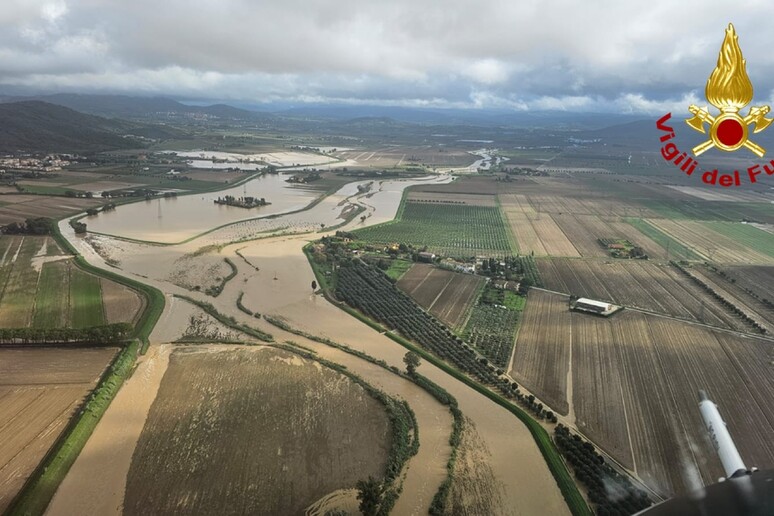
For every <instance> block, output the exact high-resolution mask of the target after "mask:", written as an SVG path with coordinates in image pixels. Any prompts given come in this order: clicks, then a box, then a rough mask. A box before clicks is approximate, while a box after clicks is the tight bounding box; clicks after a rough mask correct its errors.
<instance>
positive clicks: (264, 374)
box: [124, 348, 390, 514]
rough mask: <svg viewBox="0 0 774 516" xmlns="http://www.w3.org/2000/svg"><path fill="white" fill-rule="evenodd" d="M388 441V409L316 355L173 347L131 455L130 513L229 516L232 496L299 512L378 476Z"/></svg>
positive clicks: (244, 506) (249, 504)
mask: <svg viewBox="0 0 774 516" xmlns="http://www.w3.org/2000/svg"><path fill="white" fill-rule="evenodd" d="M353 422H357V424H353ZM389 446H390V425H389V421H388V419H387V414H386V412H385V410H384V407H383V406H382V405H381V404H380V403H379V402H378V401H376V400H375V399H374V398H372V397H371V396H370V395H369V394H367V393H366V392H365V390H364V389H363V388H361V387H360V386H358V385H356V384H354V383H353V382H352V381H350V380H349V379H348V378H346V377H345V376H343V375H341V374H339V373H337V372H335V371H333V370H330V369H328V368H326V367H323V366H321V365H319V364H318V363H316V362H313V361H310V360H306V359H303V358H300V357H298V356H296V355H294V354H292V353H289V352H285V351H280V350H275V349H271V348H253V349H226V350H222V351H214V350H204V351H197V350H196V349H188V350H176V351H175V352H173V354H172V356H171V357H170V363H169V368H168V370H167V372H166V374H165V375H164V379H163V380H162V382H161V388H160V390H159V393H158V396H157V397H156V400H155V401H154V403H153V406H152V407H151V410H150V414H149V415H148V419H147V421H146V424H145V428H144V429H143V431H142V434H141V436H140V439H139V442H138V444H137V448H136V449H135V452H134V455H133V458H132V464H131V467H130V469H129V475H128V479H127V486H126V496H125V500H124V514H150V513H165V514H180V513H185V514H213V513H218V514H222V513H224V512H226V511H229V510H233V509H234V505H233V504H234V500H235V499H238V500H239V502H240V503H239V511H238V512H243V513H249V514H300V513H303V511H304V509H305V508H306V507H308V506H310V505H311V504H313V503H314V502H315V501H317V500H319V499H320V498H322V497H324V496H326V495H328V494H329V493H331V492H333V491H336V490H337V489H341V488H348V487H353V486H354V485H355V483H356V482H357V481H358V480H360V479H363V478H366V477H368V476H369V475H373V476H375V477H381V476H383V475H384V466H385V464H386V457H387V451H388V449H389ZM192 492H195V493H197V496H195V497H192V496H190V494H191V493H192Z"/></svg>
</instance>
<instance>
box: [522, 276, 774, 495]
mask: <svg viewBox="0 0 774 516" xmlns="http://www.w3.org/2000/svg"><path fill="white" fill-rule="evenodd" d="M565 302H566V298H565V297H564V296H558V295H555V294H549V293H546V292H540V291H531V292H530V300H529V302H528V303H527V309H526V311H525V317H524V321H523V323H522V328H521V330H520V332H519V339H518V341H517V345H516V348H517V356H518V352H519V351H518V350H519V348H520V347H523V346H527V347H530V348H531V349H529V350H526V351H523V352H524V353H525V354H527V355H529V354H538V353H540V354H545V355H547V356H554V354H555V352H554V351H553V350H545V347H546V342H549V343H552V344H553V346H554V347H555V348H557V347H558V348H570V347H571V348H572V357H571V362H572V377H571V378H572V388H571V389H570V390H569V391H568V392H572V405H571V407H570V414H572V415H574V418H575V423H576V425H577V427H578V429H579V430H581V431H582V432H583V433H584V434H586V435H587V436H588V437H590V438H591V439H593V440H594V441H595V442H596V443H597V444H598V445H600V446H601V447H602V448H603V449H604V450H605V451H607V452H608V453H609V454H611V455H612V456H613V457H614V458H616V459H617V460H619V461H620V462H621V463H622V464H624V465H626V466H627V467H629V468H630V469H632V470H633V471H634V472H635V473H636V474H637V475H638V476H639V477H640V478H641V479H642V480H643V481H645V482H646V483H647V484H648V485H649V486H650V487H651V488H653V489H655V490H656V491H657V492H659V493H660V494H662V495H664V496H666V495H671V494H673V493H683V492H686V491H687V490H689V489H691V488H694V487H696V485H697V482H705V483H706V482H709V481H714V479H716V478H717V477H719V476H721V475H722V468H721V465H720V462H719V460H717V458H716V456H715V452H714V450H713V448H712V445H711V443H710V441H709V438H708V436H707V435H706V431H705V430H704V427H703V424H702V422H701V415H700V413H699V411H698V408H697V403H698V394H697V392H698V390H699V389H704V390H706V391H707V393H708V394H709V396H710V397H711V399H712V400H713V401H715V402H716V403H717V404H718V405H719V407H720V411H721V414H723V417H724V419H725V420H726V421H727V422H728V425H729V431H730V432H731V435H732V436H733V437H734V440H735V441H736V444H737V446H738V447H739V451H740V453H741V455H742V457H743V458H744V460H745V462H747V463H750V464H756V465H758V467H763V468H765V467H772V466H773V465H774V443H772V441H771V439H770V435H771V433H772V431H774V427H772V421H774V417H772V416H774V401H772V400H774V380H772V379H774V374H772V373H774V371H772V367H774V366H772V356H774V341H771V340H766V339H760V338H754V337H746V336H740V335H739V334H736V333H732V332H727V331H721V330H711V329H709V328H707V327H705V326H701V325H697V324H690V323H685V322H682V321H678V320H675V319H670V318H667V317H660V316H653V315H647V314H643V313H639V312H634V311H624V312H623V313H620V314H617V315H615V316H613V317H611V318H607V319H602V318H599V317H594V316H591V315H584V314H579V313H569V312H566V313H567V317H568V318H569V321H570V322H569V324H568V323H566V322H564V321H563V322H562V323H561V326H562V327H563V328H565V327H568V326H569V328H571V330H570V331H564V332H561V333H557V332H555V335H556V337H554V338H548V339H546V338H542V339H535V338H526V336H529V335H531V334H532V333H537V334H544V333H545V332H546V331H554V330H547V328H546V324H545V322H544V321H542V320H541V319H539V318H531V317H529V316H528V312H529V311H530V309H531V307H532V308H537V307H536V306H535V305H537V304H538V303H540V304H543V305H544V307H545V308H544V309H543V310H541V311H544V312H548V313H549V314H553V320H556V319H557V318H558V317H560V316H561V315H562V314H561V308H560V306H561V305H563V304H564V303H565ZM549 328H550V327H549ZM555 338H559V339H563V340H560V341H559V342H554V339H555ZM542 360H543V361H548V362H549V363H550V364H553V366H554V368H555V369H557V371H553V372H552V371H550V370H548V371H546V370H545V367H544V366H543V365H542V362H541V360H533V361H531V362H520V361H518V360H516V359H514V363H513V366H514V369H515V370H516V371H515V374H516V375H517V376H518V375H521V376H522V377H524V378H525V379H529V380H531V382H530V383H528V382H527V381H524V380H523V381H524V385H525V386H527V387H530V385H532V386H533V387H534V390H533V392H535V394H536V395H537V396H539V397H541V398H542V399H543V401H544V402H548V403H549V404H550V403H551V401H549V400H551V399H553V398H554V397H555V396H556V391H557V388H556V385H555V384H553V383H547V384H546V385H543V383H544V382H543V378H544V377H546V376H552V377H553V378H556V380H555V382H558V381H559V380H558V378H559V377H561V376H562V375H564V374H566V372H567V363H568V361H567V356H566V355H564V356H563V357H562V358H560V359H553V360H548V359H546V358H542ZM759 386H760V387H759ZM541 389H543V390H545V392H543V390H541Z"/></svg>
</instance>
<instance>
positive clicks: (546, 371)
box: [509, 290, 572, 414]
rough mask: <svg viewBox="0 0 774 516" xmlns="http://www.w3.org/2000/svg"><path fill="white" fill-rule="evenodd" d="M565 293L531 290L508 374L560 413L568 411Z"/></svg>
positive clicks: (569, 335)
mask: <svg viewBox="0 0 774 516" xmlns="http://www.w3.org/2000/svg"><path fill="white" fill-rule="evenodd" d="M567 303H568V299H567V298H566V297H564V296H557V295H552V294H546V293H544V292H541V291H538V290H531V291H530V292H529V294H528V296H527V306H526V308H525V309H524V312H523V315H522V320H521V327H520V328H519V336H518V338H517V339H516V346H515V349H514V352H513V359H512V360H511V364H510V371H509V374H510V375H511V376H512V377H513V378H515V379H516V381H518V382H520V383H522V384H524V386H525V387H526V388H527V389H529V390H530V391H532V392H534V393H535V394H537V395H539V396H540V397H541V399H542V400H543V402H544V403H547V404H548V405H549V406H550V407H551V408H552V409H553V410H555V411H556V412H558V413H560V414H567V412H568V409H569V406H568V403H567V369H568V368H569V367H570V346H571V344H572V326H571V324H570V323H571V319H570V316H571V312H570V310H569V308H568V304H567Z"/></svg>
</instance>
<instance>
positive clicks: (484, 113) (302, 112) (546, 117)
mask: <svg viewBox="0 0 774 516" xmlns="http://www.w3.org/2000/svg"><path fill="white" fill-rule="evenodd" d="M22 100H41V101H44V102H49V103H51V104H58V105H60V106H65V107H68V108H70V109H74V110H76V111H81V112H83V113H89V114H92V115H99V116H106V117H115V118H128V119H147V118H159V117H160V116H163V115H165V114H175V115H206V116H211V117H218V118H224V119H234V120H246V121H271V122H274V123H276V124H279V125H282V122H283V120H284V121H294V122H299V121H300V122H303V121H306V122H344V121H349V120H355V119H361V120H362V119H391V120H394V121H396V122H400V123H410V124H422V125H442V126H455V125H469V126H480V127H513V128H536V129H537V128H539V129H563V130H591V129H600V128H604V127H609V126H613V125H618V124H623V123H626V122H632V121H635V120H639V119H642V118H643V117H642V116H634V115H625V114H616V113H574V112H567V111H514V110H512V109H446V108H443V109H441V108H412V107H401V106H369V105H349V104H304V105H301V106H291V105H288V104H264V105H249V104H240V106H241V107H234V106H231V105H227V104H213V105H189V104H185V103H183V102H178V101H176V100H173V99H170V98H166V97H132V96H127V95H90V94H73V93H58V94H53V95H40V96H34V97H19V96H2V95H0V102H15V101H22Z"/></svg>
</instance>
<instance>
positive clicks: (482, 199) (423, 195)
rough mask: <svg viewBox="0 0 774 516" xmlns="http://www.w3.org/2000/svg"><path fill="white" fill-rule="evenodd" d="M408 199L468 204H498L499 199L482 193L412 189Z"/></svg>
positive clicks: (490, 205) (492, 205) (491, 205)
mask: <svg viewBox="0 0 774 516" xmlns="http://www.w3.org/2000/svg"><path fill="white" fill-rule="evenodd" d="M407 200H409V201H411V202H426V203H441V204H466V205H468V206H489V207H494V206H497V201H496V199H495V197H494V196H492V195H481V194H456V193H455V194H453V193H448V194H447V193H438V192H415V191H411V192H409V194H408V197H407Z"/></svg>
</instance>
